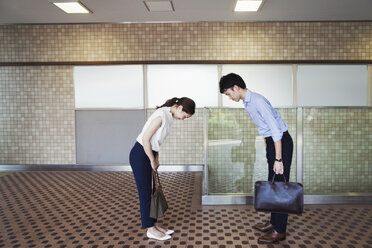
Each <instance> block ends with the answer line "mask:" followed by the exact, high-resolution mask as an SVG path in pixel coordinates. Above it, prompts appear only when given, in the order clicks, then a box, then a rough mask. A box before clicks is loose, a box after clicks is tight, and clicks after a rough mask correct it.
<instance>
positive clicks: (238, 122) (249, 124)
mask: <svg viewBox="0 0 372 248" xmlns="http://www.w3.org/2000/svg"><path fill="white" fill-rule="evenodd" d="M277 112H278V114H279V115H280V116H281V117H282V119H283V121H284V122H285V123H287V125H288V131H289V133H290V134H291V136H292V139H293V143H294V154H293V159H292V165H291V174H290V180H291V181H296V147H297V146H296V109H294V108H291V109H277ZM208 166H209V168H208V187H209V193H210V194H219V193H246V194H252V193H253V186H254V182H255V181H257V180H267V161H266V151H265V143H264V140H263V138H262V137H261V136H259V134H258V130H257V127H256V126H255V124H254V123H253V121H252V119H251V118H250V117H249V115H248V114H247V112H246V110H245V109H229V108H211V109H208Z"/></svg>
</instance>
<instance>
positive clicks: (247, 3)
mask: <svg viewBox="0 0 372 248" xmlns="http://www.w3.org/2000/svg"><path fill="white" fill-rule="evenodd" d="M262 3H263V0H237V1H236V4H235V10H234V11H235V12H246V11H251V12H255V11H258V10H259V9H260V7H261V6H262Z"/></svg>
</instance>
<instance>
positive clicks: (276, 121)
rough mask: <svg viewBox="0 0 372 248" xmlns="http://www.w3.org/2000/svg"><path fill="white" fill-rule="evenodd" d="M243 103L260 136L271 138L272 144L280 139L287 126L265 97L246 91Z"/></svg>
mask: <svg viewBox="0 0 372 248" xmlns="http://www.w3.org/2000/svg"><path fill="white" fill-rule="evenodd" d="M243 103H244V106H245V109H246V110H247V112H248V114H249V116H250V117H251V118H252V120H253V122H254V123H255V124H256V126H257V127H258V133H259V134H260V135H261V136H263V137H265V138H266V137H269V136H271V137H272V138H273V140H274V142H276V141H278V140H281V139H282V136H283V133H284V132H285V131H287V130H288V126H287V124H285V123H284V122H283V121H282V118H281V117H280V115H279V114H278V113H277V112H276V111H275V109H274V108H273V107H272V106H271V104H270V102H269V101H268V100H267V99H266V98H265V97H263V96H262V95H260V94H258V93H255V92H252V91H250V90H248V89H247V93H246V94H245V100H243Z"/></svg>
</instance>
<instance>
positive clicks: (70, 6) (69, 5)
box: [53, 2, 91, 14]
mask: <svg viewBox="0 0 372 248" xmlns="http://www.w3.org/2000/svg"><path fill="white" fill-rule="evenodd" d="M53 4H54V5H55V6H57V7H58V8H60V9H61V10H63V11H64V12H66V13H67V14H89V13H91V11H90V10H89V9H87V8H86V7H85V6H84V5H83V4H82V3H80V2H54V3H53Z"/></svg>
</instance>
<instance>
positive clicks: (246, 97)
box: [243, 89, 252, 105]
mask: <svg viewBox="0 0 372 248" xmlns="http://www.w3.org/2000/svg"><path fill="white" fill-rule="evenodd" d="M251 96H252V91H250V90H248V89H247V92H246V93H245V99H244V100H243V103H244V105H247V104H248V103H250V102H251Z"/></svg>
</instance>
